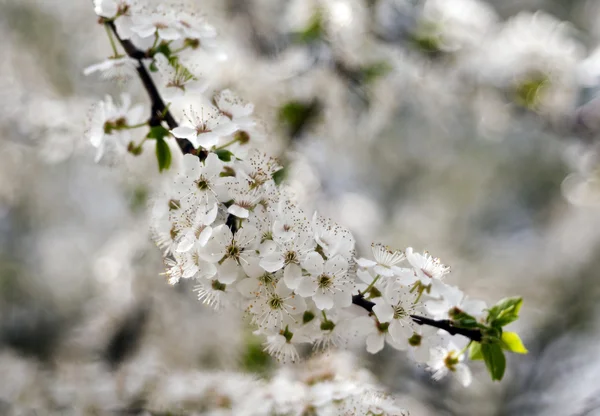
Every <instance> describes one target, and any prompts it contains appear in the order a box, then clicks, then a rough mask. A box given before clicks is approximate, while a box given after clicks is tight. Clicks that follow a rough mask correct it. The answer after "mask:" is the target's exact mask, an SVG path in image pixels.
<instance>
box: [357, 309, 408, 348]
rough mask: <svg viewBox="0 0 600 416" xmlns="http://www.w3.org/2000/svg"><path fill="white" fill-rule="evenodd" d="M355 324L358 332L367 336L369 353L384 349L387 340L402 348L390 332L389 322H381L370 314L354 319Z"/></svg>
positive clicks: (392, 344)
mask: <svg viewBox="0 0 600 416" xmlns="http://www.w3.org/2000/svg"><path fill="white" fill-rule="evenodd" d="M353 324H354V326H355V328H357V331H358V333H360V334H364V335H366V336H367V338H366V342H367V351H368V352H369V353H371V354H377V353H378V352H379V351H381V350H382V349H383V347H384V345H385V343H386V342H387V343H388V344H389V345H391V346H392V347H394V348H396V349H402V347H401V346H399V345H398V344H396V342H395V341H394V339H393V338H392V336H391V335H390V333H389V332H388V327H389V324H388V323H380V322H378V321H377V319H373V318H371V317H369V316H361V317H358V318H356V319H354V322H353Z"/></svg>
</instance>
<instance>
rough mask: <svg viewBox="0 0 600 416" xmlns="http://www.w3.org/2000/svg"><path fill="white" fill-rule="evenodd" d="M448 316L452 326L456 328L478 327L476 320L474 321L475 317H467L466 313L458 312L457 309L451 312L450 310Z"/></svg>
mask: <svg viewBox="0 0 600 416" xmlns="http://www.w3.org/2000/svg"><path fill="white" fill-rule="evenodd" d="M449 314H450V318H451V319H452V323H453V325H454V326H457V327H459V328H477V327H478V322H477V319H475V317H473V316H471V315H469V314H468V313H466V312H464V311H462V310H460V309H459V308H453V309H452V310H450V312H449Z"/></svg>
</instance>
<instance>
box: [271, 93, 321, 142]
mask: <svg viewBox="0 0 600 416" xmlns="http://www.w3.org/2000/svg"><path fill="white" fill-rule="evenodd" d="M320 113H321V104H320V103H319V101H318V100H317V99H313V100H312V101H310V102H302V101H290V102H288V103H286V104H284V105H283V106H282V107H281V108H280V109H279V121H280V122H281V123H282V124H283V125H285V126H286V127H287V129H288V132H289V135H290V136H292V137H295V136H298V135H299V134H300V133H302V132H303V131H304V130H306V128H308V127H310V126H311V125H312V124H313V123H314V122H315V121H316V120H317V116H318V115H319V114H320Z"/></svg>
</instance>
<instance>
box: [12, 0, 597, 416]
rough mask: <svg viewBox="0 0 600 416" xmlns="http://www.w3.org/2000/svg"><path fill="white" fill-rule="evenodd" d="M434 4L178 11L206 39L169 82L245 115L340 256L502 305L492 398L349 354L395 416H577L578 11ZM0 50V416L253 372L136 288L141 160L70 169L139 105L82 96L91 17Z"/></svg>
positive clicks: (190, 316)
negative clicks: (242, 109) (179, 81)
mask: <svg viewBox="0 0 600 416" xmlns="http://www.w3.org/2000/svg"><path fill="white" fill-rule="evenodd" d="M426 3H429V5H427V4H426ZM436 3H441V2H433V1H427V2H419V1H409V0H322V1H317V0H301V1H284V0H205V1H194V2H192V1H189V2H188V6H190V7H195V8H197V9H199V10H201V11H202V12H203V13H204V14H205V15H206V16H207V19H208V20H209V21H210V22H211V23H212V24H214V25H215V26H216V27H217V29H218V32H219V39H218V41H217V43H216V44H215V45H214V46H213V47H212V50H211V51H210V54H207V55H203V56H201V57H200V58H197V57H196V58H194V57H192V56H190V58H189V59H190V60H191V61H192V64H193V65H195V67H197V68H198V69H199V70H200V71H201V72H202V73H203V74H205V75H206V77H207V78H208V79H209V80H210V82H211V85H212V86H213V87H215V88H218V87H220V88H223V87H231V88H233V89H235V90H236V91H237V92H238V93H239V94H240V95H241V96H242V97H244V98H245V99H247V100H248V101H252V102H254V103H255V104H256V108H257V110H256V113H257V115H258V116H259V117H260V118H261V119H262V120H263V121H264V124H265V126H268V127H267V131H268V137H267V139H266V140H267V141H268V143H269V144H268V147H269V148H270V149H272V151H273V152H275V153H277V154H279V155H280V156H281V158H282V160H284V161H285V162H286V164H287V165H288V166H289V172H288V177H287V181H288V183H289V184H290V185H291V186H292V187H293V189H294V190H295V192H296V195H297V197H298V199H300V200H301V201H302V203H303V204H304V206H305V207H308V208H310V209H313V208H314V209H317V210H318V211H319V212H320V213H322V214H324V215H326V216H329V217H332V218H334V219H335V220H336V221H338V222H339V223H340V224H342V225H344V226H346V227H348V228H349V229H350V230H351V231H352V232H353V233H354V234H355V236H356V239H357V242H358V249H359V253H364V251H365V250H366V249H367V248H368V247H369V245H370V243H371V242H372V241H381V242H384V243H386V244H388V245H391V246H396V247H401V248H403V247H407V246H412V247H415V248H416V249H418V250H422V249H427V250H429V251H430V252H431V253H433V254H434V255H435V256H439V257H440V258H441V259H442V261H443V262H444V263H446V264H449V265H450V266H451V267H452V270H453V272H452V274H451V276H450V277H449V281H450V282H451V283H453V284H456V285H459V286H460V287H461V288H463V289H464V290H465V292H466V293H468V294H469V296H472V297H477V298H481V299H484V300H486V301H487V302H488V303H492V302H495V301H496V300H498V299H499V298H502V297H505V296H512V295H521V296H523V298H524V306H523V309H522V312H521V315H522V317H521V319H520V321H519V322H518V323H516V324H514V329H515V330H516V331H518V332H519V333H520V334H521V335H522V338H523V339H524V341H525V343H526V345H527V347H528V348H529V354H528V355H526V356H511V357H510V358H509V362H508V365H509V367H508V370H507V374H506V376H505V379H504V380H503V381H502V382H501V383H492V382H490V381H489V379H488V377H487V374H486V372H485V368H484V367H483V365H482V364H481V363H479V362H478V363H475V364H474V365H473V366H472V369H473V371H474V373H475V381H474V383H473V385H472V386H471V387H470V388H468V389H463V388H462V387H461V386H460V385H458V383H456V382H453V381H452V380H451V379H445V380H443V381H441V382H434V381H432V380H431V379H430V375H429V374H428V373H427V372H425V370H424V368H420V367H417V366H415V365H414V364H413V363H412V362H410V361H409V360H408V359H407V358H406V357H405V355H404V354H403V353H401V352H398V351H395V350H391V349H388V348H386V349H385V350H384V351H383V352H382V353H381V354H379V355H377V356H369V355H368V354H366V353H360V352H357V353H358V354H360V355H359V359H358V362H359V363H360V365H363V366H366V367H367V368H369V369H370V370H371V371H372V372H373V373H374V375H375V376H376V377H377V379H378V380H379V382H380V383H381V384H382V385H383V386H385V387H386V388H387V390H388V391H389V392H391V393H393V394H394V395H396V396H397V397H399V401H400V403H402V404H403V405H404V406H405V407H406V408H407V409H409V410H410V411H411V414H413V415H417V416H419V415H425V416H427V415H473V416H485V415H490V416H491V415H494V416H503V415H550V416H553V415H557V416H560V415H568V416H576V415H577V416H579V415H581V416H583V415H588V416H593V415H600V398H599V397H600V396H599V393H600V382H598V380H600V375H599V374H600V358H599V357H598V351H599V345H600V310H599V309H598V306H597V305H598V302H597V299H598V298H599V297H600V285H599V284H598V279H599V278H600V272H599V268H600V209H599V208H600V196H599V195H600V192H599V191H598V190H597V189H600V187H598V185H597V182H598V181H599V179H598V177H597V173H595V172H597V162H596V161H597V156H596V151H597V149H596V145H595V140H596V133H597V129H598V128H600V105H598V104H597V102H596V101H595V94H596V90H597V84H598V80H599V78H598V74H600V58H597V57H595V56H598V55H594V52H595V49H596V47H597V46H598V45H600V2H597V1H595V0H554V1H553V0H527V1H525V0H520V1H516V0H495V1H489V2H488V3H485V2H477V3H476V2H474V1H473V2H466V1H464V2H463V1H458V2H454V1H448V2H447V5H446V6H441V5H440V4H437V5H436ZM450 5H451V6H450ZM534 12H539V13H537V14H533V13H534ZM549 16H553V17H549ZM554 19H555V20H554ZM0 35H1V37H2V39H3V41H2V49H1V52H0V53H1V57H2V58H1V59H0V414H38V415H39V414H54V413H56V414H112V413H111V412H114V413H116V412H117V409H121V410H118V411H120V412H122V414H141V413H140V412H141V410H139V409H142V408H143V407H144V406H143V403H145V401H147V400H148V399H147V398H146V397H145V396H144V394H145V393H144V392H148V391H161V392H163V394H165V395H167V393H164V391H167V392H168V391H169V390H168V388H167V387H165V385H164V383H166V382H165V381H164V380H165V377H167V375H169V377H170V376H172V375H173V374H177V373H178V372H184V371H189V370H190V369H194V370H195V369H198V370H215V369H219V370H238V371H244V372H248V373H253V374H254V373H255V374H259V375H265V374H266V375H268V374H269V373H270V372H272V371H273V370H274V368H276V364H275V363H273V362H272V361H271V360H270V359H269V358H268V357H266V356H264V355H263V354H261V352H260V350H261V347H260V344H257V340H256V339H255V338H253V336H252V334H251V331H249V330H248V329H247V328H246V327H245V325H244V323H243V321H242V320H241V319H240V317H239V316H233V315H231V314H225V313H220V314H215V313H214V312H211V311H209V310H208V309H207V308H205V307H204V306H203V305H202V304H200V303H199V302H197V300H196V299H195V296H194V294H193V293H192V292H191V291H190V290H189V288H186V287H185V286H184V285H182V286H176V287H171V286H168V285H167V284H166V283H165V279H164V276H161V275H160V273H161V272H162V262H161V255H160V252H159V250H158V249H157V248H156V247H155V246H154V245H153V244H152V242H151V240H150V238H149V232H148V223H149V213H148V209H147V200H148V198H149V195H150V194H151V192H152V186H151V184H152V181H159V180H160V178H159V175H158V172H157V169H156V166H155V165H154V164H153V161H152V159H150V158H144V157H143V156H142V157H140V158H139V160H135V161H133V162H130V163H128V164H127V166H126V167H123V166H110V165H106V164H104V165H96V164H94V162H93V158H94V155H93V149H92V148H91V146H90V145H89V143H88V142H87V140H86V135H85V132H86V126H87V123H88V119H89V112H90V107H91V106H92V105H93V104H94V103H95V102H97V101H98V100H100V99H101V98H102V97H103V96H104V95H105V94H107V93H110V94H113V95H118V94H119V93H120V92H121V91H123V90H127V91H129V92H131V93H132V94H133V95H134V97H135V98H136V99H137V100H138V101H139V102H143V103H145V104H146V105H147V106H148V103H147V101H146V97H145V96H144V91H143V90H142V89H141V87H140V85H139V84H138V80H137V79H131V80H122V81H119V82H116V83H115V82H112V81H111V82H109V81H106V80H102V79H101V78H100V77H98V76H89V77H85V76H84V75H83V70H84V68H85V67H87V66H88V65H91V64H93V63H95V62H98V61H100V60H102V59H104V58H105V57H107V56H108V55H109V54H110V47H109V43H108V41H107V39H106V34H105V33H104V30H103V28H102V27H101V26H100V25H98V24H97V17H96V16H95V14H94V12H93V5H92V2H91V1H78V2H71V1H65V0H44V1H42V0H37V1H35V0H1V1H0ZM193 59H196V60H197V61H193ZM161 383H162V384H161ZM161 386H162V387H161ZM161 388H162V390H161ZM153 389H155V390H153ZM173 394H175V393H173ZM156 397H157V396H156V395H155V396H154V398H155V399H156ZM161 397H162V396H161ZM157 400H158V399H157ZM165 400H166V399H165ZM75 408H76V410H75ZM32 409H37V410H32ZM40 409H41V410H40ZM44 409H45V410H44ZM28 412H29V413H28ZM45 412H47V413H45ZM52 412H54V413H52ZM70 412H72V413H70ZM77 412H79V413H77ZM127 412H129V413H127ZM199 414H202V413H199Z"/></svg>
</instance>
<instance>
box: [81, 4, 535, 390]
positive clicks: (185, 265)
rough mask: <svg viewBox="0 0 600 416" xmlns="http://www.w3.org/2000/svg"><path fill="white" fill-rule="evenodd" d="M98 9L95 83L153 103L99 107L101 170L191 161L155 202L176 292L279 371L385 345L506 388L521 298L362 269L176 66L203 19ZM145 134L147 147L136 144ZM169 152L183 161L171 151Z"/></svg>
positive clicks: (276, 167)
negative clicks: (122, 86)
mask: <svg viewBox="0 0 600 416" xmlns="http://www.w3.org/2000/svg"><path fill="white" fill-rule="evenodd" d="M94 3H95V11H96V13H97V14H98V15H99V22H100V23H101V24H102V25H103V26H104V28H105V29H106V32H107V35H108V38H109V41H110V44H111V47H112V51H113V54H112V56H110V57H109V58H108V59H107V60H105V61H104V62H101V63H99V64H97V65H94V66H92V67H90V68H88V69H87V70H86V72H87V73H93V72H101V73H102V74H103V75H105V76H108V77H122V76H125V75H130V74H137V76H138V77H139V79H140V80H141V82H142V84H143V86H144V88H145V90H146V91H147V93H148V96H149V99H150V102H151V110H150V113H149V114H146V115H144V114H143V110H142V107H141V106H132V105H131V101H130V99H129V96H128V95H123V96H122V98H121V101H120V102H115V101H113V100H112V99H111V98H110V97H107V98H106V99H105V100H103V101H101V102H100V103H99V104H98V105H97V106H96V107H95V109H94V113H93V116H92V121H91V126H90V130H89V139H90V141H91V144H92V145H93V146H94V147H95V148H96V149H97V157H96V159H97V160H98V161H99V160H101V159H103V158H104V157H106V156H107V154H112V155H115V154H116V155H119V156H120V157H123V158H125V157H135V156H137V155H139V154H141V153H142V152H143V151H144V149H147V148H148V147H147V144H148V143H154V149H155V153H156V160H157V165H158V169H160V171H161V172H163V171H167V170H169V169H172V167H171V161H172V156H173V155H172V152H173V151H174V150H178V151H180V152H181V153H182V154H183V155H182V158H181V159H182V163H180V170H179V171H178V172H176V173H174V175H173V178H174V180H173V182H172V183H171V184H170V185H169V186H167V187H165V189H164V190H163V191H162V192H159V193H157V195H156V196H155V198H154V199H153V211H152V212H153V226H152V235H153V238H154V239H155V241H156V243H157V245H158V246H159V247H160V248H161V249H162V250H163V253H164V259H165V260H164V261H165V264H166V271H165V274H166V276H167V277H168V282H169V283H170V284H171V285H176V284H178V282H179V281H180V280H181V279H188V280H192V281H193V282H194V283H195V288H194V290H195V292H196V293H197V296H198V299H199V300H200V301H202V302H203V303H204V304H205V305H207V306H209V307H212V308H214V309H215V310H219V309H221V308H240V309H241V310H242V311H244V312H245V313H247V314H248V316H249V317H250V319H251V323H252V325H254V327H255V333H256V334H258V335H260V336H262V337H264V349H265V351H267V352H268V353H269V354H271V355H273V356H274V357H276V358H277V359H279V360H280V361H282V362H288V361H297V360H298V359H299V358H300V357H299V352H298V349H297V347H298V346H299V345H300V344H305V343H307V344H312V345H313V346H314V348H316V349H327V348H333V347H342V346H343V345H344V344H345V343H346V341H347V340H348V339H350V338H355V337H360V338H362V339H364V342H365V345H366V349H367V351H368V352H370V353H372V354H375V353H377V352H379V351H381V350H382V349H383V347H384V345H385V344H386V343H387V344H388V345H390V346H391V347H393V348H396V349H398V350H402V351H407V353H408V355H409V356H410V357H411V358H413V359H414V360H415V361H416V362H417V363H425V364H426V365H427V368H428V369H429V370H430V371H431V373H432V375H433V378H434V379H436V380H439V379H441V378H442V377H444V376H446V375H447V374H453V375H455V376H456V377H457V379H458V381H459V382H460V383H461V384H463V385H465V386H467V385H469V384H470V383H471V378H472V377H471V372H470V370H469V367H468V366H467V364H466V357H468V358H469V359H470V360H483V361H484V362H485V364H486V366H487V369H488V370H489V373H490V375H491V378H492V380H500V379H502V377H503V375H504V372H505V366H506V361H505V352H507V351H508V352H514V353H519V354H522V353H526V352H527V351H526V349H525V347H524V346H523V344H522V342H521V340H520V338H519V336H518V335H517V334H516V333H514V332H510V331H507V330H505V327H506V326H507V325H509V324H511V323H512V322H514V321H515V320H517V318H518V315H519V310H520V308H521V304H522V300H521V298H519V297H514V298H507V299H502V300H500V301H499V302H498V303H496V304H495V305H493V306H491V307H488V306H487V305H486V304H485V303H484V302H483V301H480V300H476V299H471V298H470V297H468V296H467V295H465V294H464V293H463V292H462V291H461V290H460V289H459V288H457V287H455V286H452V285H451V284H449V282H448V280H449V278H448V275H449V272H450V269H449V267H447V266H445V265H444V264H443V263H442V262H441V261H440V260H439V259H437V258H434V257H433V256H431V255H430V254H429V253H428V252H418V251H416V250H414V249H412V248H410V247H409V248H406V249H405V250H399V249H392V248H389V247H387V246H385V245H383V244H380V243H374V244H372V251H371V252H370V253H365V254H362V253H361V255H357V253H356V251H355V240H354V237H353V236H352V234H351V233H350V231H349V230H347V229H345V228H343V227H341V226H339V225H338V224H336V223H335V221H334V220H332V219H329V218H324V217H322V216H321V215H319V214H318V213H308V212H306V211H305V210H303V208H302V207H301V206H299V205H298V204H297V203H296V202H295V201H294V199H293V197H292V196H291V195H290V192H289V191H288V190H287V188H286V186H285V181H283V182H282V178H283V175H282V173H283V170H282V169H283V167H282V166H281V165H280V163H279V162H278V161H277V160H276V159H275V158H273V157H271V156H270V155H269V150H268V149H269V142H268V140H263V136H264V134H263V132H262V131H261V129H260V128H259V124H258V123H257V121H256V119H255V118H254V116H253V111H254V106H253V105H252V104H250V103H247V102H245V101H243V100H242V99H240V98H239V97H238V96H236V94H235V93H234V92H232V91H231V90H229V89H225V90H221V91H209V90H207V87H206V85H207V84H206V83H205V82H203V79H202V78H201V77H200V76H199V74H196V73H195V72H194V70H193V68H191V67H188V66H186V65H185V63H184V61H183V60H182V59H181V58H180V57H181V54H182V53H183V52H184V51H185V52H186V53H194V52H196V51H200V50H202V49H203V48H205V47H206V46H207V45H211V44H212V43H213V42H215V39H216V31H215V30H214V28H213V27H212V26H210V25H209V24H208V23H207V22H206V21H205V20H204V19H203V18H201V17H199V16H197V15H195V14H193V13H187V12H184V11H180V10H176V9H168V8H158V9H147V8H144V7H142V6H140V5H138V4H137V3H133V2H131V1H128V0H95V2H94ZM184 96H186V97H192V98H194V99H195V100H196V101H197V102H198V105H197V106H192V108H190V109H189V111H187V112H186V113H185V116H184V118H183V119H182V120H176V118H175V116H174V115H173V114H172V112H171V110H170V105H171V103H174V102H176V101H177V100H180V99H181V97H184ZM138 129H145V130H144V135H143V139H142V140H141V142H135V141H134V140H132V137H133V135H132V132H133V131H135V130H138ZM173 138H174V139H175V141H176V143H177V146H178V147H171V146H169V143H170V142H173ZM259 149H261V150H259Z"/></svg>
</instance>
